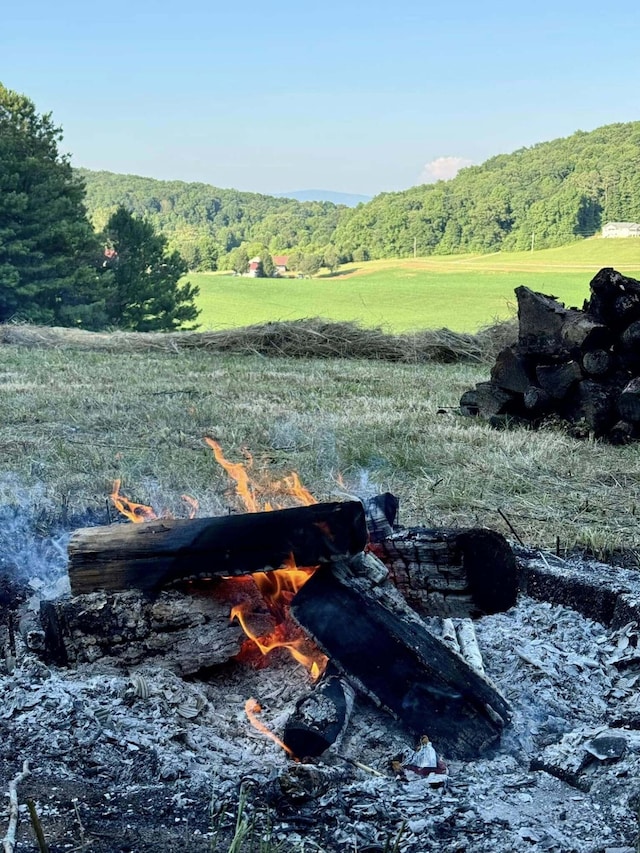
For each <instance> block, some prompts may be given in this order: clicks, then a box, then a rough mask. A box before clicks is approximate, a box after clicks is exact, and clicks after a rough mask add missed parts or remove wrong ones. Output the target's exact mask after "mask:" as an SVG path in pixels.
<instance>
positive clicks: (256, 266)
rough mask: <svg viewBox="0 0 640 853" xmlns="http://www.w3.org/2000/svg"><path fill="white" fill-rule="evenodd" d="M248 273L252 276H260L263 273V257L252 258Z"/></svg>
mask: <svg viewBox="0 0 640 853" xmlns="http://www.w3.org/2000/svg"><path fill="white" fill-rule="evenodd" d="M247 275H248V276H249V277H250V278H260V276H261V275H262V258H257V257H256V258H251V260H250V261H249V271H248V272H247Z"/></svg>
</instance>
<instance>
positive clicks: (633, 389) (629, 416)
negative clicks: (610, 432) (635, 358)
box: [618, 378, 640, 424]
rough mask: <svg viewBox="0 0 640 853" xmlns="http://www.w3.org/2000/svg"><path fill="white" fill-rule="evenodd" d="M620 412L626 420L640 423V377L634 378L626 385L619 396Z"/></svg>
mask: <svg viewBox="0 0 640 853" xmlns="http://www.w3.org/2000/svg"><path fill="white" fill-rule="evenodd" d="M618 412H619V413H620V417H621V418H622V419H623V420H624V421H630V422H631V423H632V424H637V423H640V378H636V379H632V380H631V382H629V383H627V385H625V387H624V389H623V391H622V393H621V394H620V396H619V397H618Z"/></svg>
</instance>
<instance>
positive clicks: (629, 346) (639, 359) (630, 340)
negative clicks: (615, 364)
mask: <svg viewBox="0 0 640 853" xmlns="http://www.w3.org/2000/svg"><path fill="white" fill-rule="evenodd" d="M620 342H621V344H622V346H621V349H620V356H621V361H622V363H623V365H624V366H625V367H627V368H628V369H630V370H633V371H634V372H637V371H638V369H640V320H636V321H635V322H634V323H631V325H629V326H627V328H626V329H625V330H624V332H623V333H622V335H621V336H620Z"/></svg>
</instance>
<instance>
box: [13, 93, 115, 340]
mask: <svg viewBox="0 0 640 853" xmlns="http://www.w3.org/2000/svg"><path fill="white" fill-rule="evenodd" d="M61 139H62V131H61V130H60V128H58V127H56V126H55V125H54V124H53V121H52V119H51V115H50V114H47V115H38V113H37V112H36V108H35V106H34V104H33V103H32V102H31V101H30V100H29V99H28V98H27V97H25V96H24V95H20V94H18V93H16V92H12V91H11V90H10V89H7V88H6V87H5V86H3V85H2V84H0V322H2V321H6V320H9V319H10V318H12V317H20V318H22V319H24V320H30V321H32V322H40V323H57V324H60V325H81V326H84V327H85V328H89V329H96V328H100V327H101V326H104V324H105V322H106V314H105V301H104V300H105V293H104V291H105V288H106V287H107V286H108V284H109V281H110V276H109V275H105V274H104V271H103V270H102V257H101V247H100V243H99V241H98V239H97V237H96V235H95V233H94V231H93V228H92V227H91V223H90V222H89V220H88V218H87V215H86V210H85V208H84V204H83V201H84V193H85V191H84V184H83V182H82V180H81V179H80V178H78V177H77V176H75V175H74V173H73V172H72V170H71V166H70V164H69V161H68V158H67V157H66V156H63V155H61V154H60V153H59V151H58V143H59V142H60V141H61Z"/></svg>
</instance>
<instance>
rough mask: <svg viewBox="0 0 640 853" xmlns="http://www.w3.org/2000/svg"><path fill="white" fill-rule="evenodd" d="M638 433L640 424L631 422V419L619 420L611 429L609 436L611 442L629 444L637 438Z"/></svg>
mask: <svg viewBox="0 0 640 853" xmlns="http://www.w3.org/2000/svg"><path fill="white" fill-rule="evenodd" d="M638 434H639V428H638V424H631V423H629V421H617V423H615V424H614V425H613V426H612V427H611V429H610V430H609V433H608V438H609V441H610V442H611V444H628V443H629V442H630V441H633V440H634V439H637V438H638Z"/></svg>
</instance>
